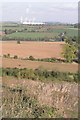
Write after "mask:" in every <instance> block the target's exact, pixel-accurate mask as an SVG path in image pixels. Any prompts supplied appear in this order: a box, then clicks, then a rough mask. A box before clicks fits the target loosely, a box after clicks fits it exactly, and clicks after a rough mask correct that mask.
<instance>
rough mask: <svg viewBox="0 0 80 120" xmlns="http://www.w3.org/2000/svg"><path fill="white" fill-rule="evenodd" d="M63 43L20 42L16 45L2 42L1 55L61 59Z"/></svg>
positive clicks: (12, 42)
mask: <svg viewBox="0 0 80 120" xmlns="http://www.w3.org/2000/svg"><path fill="white" fill-rule="evenodd" d="M0 44H1V43H0ZM63 44H64V42H25V41H24V42H21V44H17V42H15V41H11V42H10V41H4V42H2V53H1V54H3V55H4V54H10V55H11V56H14V55H17V56H18V57H22V58H23V57H24V58H26V57H29V56H30V55H31V56H33V57H35V58H51V57H55V58H62V55H61V53H62V46H63Z"/></svg>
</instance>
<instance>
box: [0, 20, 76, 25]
mask: <svg viewBox="0 0 80 120" xmlns="http://www.w3.org/2000/svg"><path fill="white" fill-rule="evenodd" d="M10 22H11V23H20V21H12V20H11V21H0V23H10ZM35 22H37V21H35ZM38 22H40V21H38ZM41 22H44V23H54V24H78V22H75V23H70V22H69V23H68V22H59V21H41Z"/></svg>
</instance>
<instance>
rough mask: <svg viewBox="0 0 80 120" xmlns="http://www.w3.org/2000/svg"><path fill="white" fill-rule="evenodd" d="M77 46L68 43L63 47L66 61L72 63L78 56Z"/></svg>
mask: <svg viewBox="0 0 80 120" xmlns="http://www.w3.org/2000/svg"><path fill="white" fill-rule="evenodd" d="M76 52H77V48H76V47H75V45H73V44H72V45H71V44H68V43H66V44H65V45H64V48H63V53H62V55H63V57H64V58H65V59H66V62H69V63H71V62H72V61H73V60H74V59H75V58H76V57H77V56H76Z"/></svg>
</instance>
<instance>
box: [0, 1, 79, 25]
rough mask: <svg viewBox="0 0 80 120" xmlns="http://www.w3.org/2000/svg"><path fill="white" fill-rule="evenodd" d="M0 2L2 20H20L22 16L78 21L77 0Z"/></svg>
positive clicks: (68, 21) (38, 19)
mask: <svg viewBox="0 0 80 120" xmlns="http://www.w3.org/2000/svg"><path fill="white" fill-rule="evenodd" d="M28 1H29V2H28ZM1 3H2V20H3V21H20V19H21V18H23V20H25V19H30V20H32V19H34V20H35V21H43V22H46V21H52V22H64V23H77V22H78V0H3V1H2V2H1ZM0 5H1V4H0ZM0 16H1V12H0ZM0 21H1V17H0Z"/></svg>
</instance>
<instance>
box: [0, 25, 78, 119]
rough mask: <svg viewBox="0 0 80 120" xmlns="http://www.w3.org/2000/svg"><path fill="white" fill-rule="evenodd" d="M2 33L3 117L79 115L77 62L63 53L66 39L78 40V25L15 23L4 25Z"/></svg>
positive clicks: (0, 61) (0, 54) (69, 116)
mask: <svg viewBox="0 0 80 120" xmlns="http://www.w3.org/2000/svg"><path fill="white" fill-rule="evenodd" d="M2 32H3V33H4V34H3V36H2V40H3V41H2V42H0V46H1V47H2V50H0V76H2V89H3V97H2V103H3V104H2V107H3V108H2V109H3V112H2V115H3V117H10V118H12V117H13V118H15V117H16V118H59V117H60V118H74V117H78V75H79V73H78V63H77V62H73V61H72V62H71V63H68V62H66V61H65V58H64V57H63V55H62V52H63V47H64V45H65V44H66V42H65V39H66V38H70V40H74V41H76V38H77V34H78V30H77V28H74V27H73V26H71V25H68V26H67V25H52V26H51V25H46V26H45V25H44V26H41V25H40V26H37V25H36V26H33V25H32V26H28V25H21V24H15V23H14V24H3V28H2ZM62 33H65V36H64V38H65V39H64V41H62V36H61V35H62ZM72 43H73V41H72ZM74 43H75V42H74ZM61 60H62V61H61ZM72 91H73V92H72Z"/></svg>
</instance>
